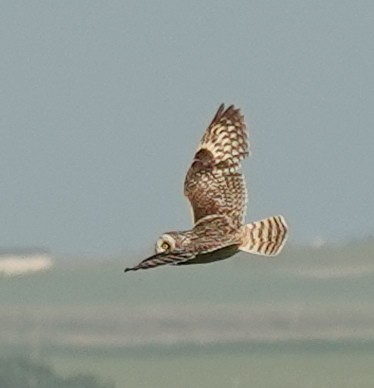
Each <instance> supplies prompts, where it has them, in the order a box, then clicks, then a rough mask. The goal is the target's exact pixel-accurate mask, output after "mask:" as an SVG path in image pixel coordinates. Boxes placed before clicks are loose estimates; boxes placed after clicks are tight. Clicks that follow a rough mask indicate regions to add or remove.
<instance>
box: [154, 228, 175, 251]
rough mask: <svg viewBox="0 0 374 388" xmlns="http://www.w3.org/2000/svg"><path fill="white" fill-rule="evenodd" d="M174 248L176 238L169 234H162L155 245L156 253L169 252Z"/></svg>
mask: <svg viewBox="0 0 374 388" xmlns="http://www.w3.org/2000/svg"><path fill="white" fill-rule="evenodd" d="M175 248H176V239H175V237H173V236H172V235H171V234H168V233H165V234H163V235H162V236H161V237H160V238H159V239H158V240H157V241H156V246H155V252H156V254H159V253H170V252H173V251H174V250H175Z"/></svg>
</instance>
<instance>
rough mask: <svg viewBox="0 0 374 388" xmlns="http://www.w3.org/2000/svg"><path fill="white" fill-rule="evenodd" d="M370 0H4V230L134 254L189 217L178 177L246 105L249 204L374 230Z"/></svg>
mask: <svg viewBox="0 0 374 388" xmlns="http://www.w3.org/2000/svg"><path fill="white" fill-rule="evenodd" d="M373 41H374V4H373V2H371V1H357V2H353V1H340V0H339V1H327V2H326V1H313V2H299V1H281V2H280V1H266V2H262V1H233V2H227V1H204V2H182V1H177V2H173V1H157V2H152V1H148V2H145V1H109V2H100V1H64V2H54V1H52V2H42V1H34V2H27V1H23V2H22V1H2V2H1V4H0V44H1V62H0V85H1V89H0V99H1V100H0V106H1V108H0V112H1V113H0V131H1V139H0V140H1V141H0V163H1V169H0V182H1V191H0V214H1V245H2V246H4V247H14V246H42V247H45V248H48V249H50V250H51V251H52V252H54V253H55V254H57V255H60V256H63V255H75V254H83V253H84V254H95V255H96V254H107V253H114V254H117V253H123V254H126V256H129V257H134V255H135V258H134V259H133V260H134V261H136V259H138V258H140V257H143V255H144V254H148V253H149V252H150V250H151V249H153V244H154V241H155V239H156V238H157V237H158V236H159V235H160V234H161V233H162V232H163V231H165V230H173V229H185V228H188V227H190V225H191V220H190V218H189V211H188V206H187V202H186V200H185V199H184V197H183V188H182V184H183V180H184V175H185V173H186V170H187V168H188V166H189V163H190V162H191V158H192V155H193V152H194V150H195V148H196V146H197V143H198V141H199V140H200V138H201V136H202V134H203V131H204V129H205V127H206V125H207V124H208V123H209V121H210V120H211V118H212V116H213V114H214V113H215V110H216V109H217V107H218V105H219V104H220V103H221V102H226V103H227V104H230V103H235V104H237V105H238V106H239V107H241V108H242V110H243V113H244V114H245V117H246V120H247V123H248V124H249V127H250V131H251V132H250V140H251V143H252V147H251V148H252V157H251V159H250V160H248V161H246V162H245V163H244V167H243V170H244V172H245V174H246V176H247V181H248V183H249V186H250V205H249V212H250V213H249V215H250V219H255V218H259V217H264V216H268V215H271V214H274V213H276V214H277V213H282V214H284V215H285V216H286V217H287V219H288V221H289V223H290V225H291V240H290V241H291V242H294V243H311V242H313V241H315V240H316V239H323V240H327V241H335V242H340V241H344V240H347V239H349V240H351V239H355V238H361V237H363V236H364V237H365V236H367V235H370V234H373V231H374V199H373V198H374V196H373V195H371V193H373V191H374V179H373V173H372V169H373V165H374V156H373V155H374V153H373V151H372V148H373V144H374V131H373V126H374V115H373V104H374V72H373V62H374V46H373Z"/></svg>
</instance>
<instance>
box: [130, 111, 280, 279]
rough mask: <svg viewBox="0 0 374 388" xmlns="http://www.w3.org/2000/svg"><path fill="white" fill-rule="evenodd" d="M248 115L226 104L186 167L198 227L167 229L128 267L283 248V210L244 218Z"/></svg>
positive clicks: (186, 187)
mask: <svg viewBox="0 0 374 388" xmlns="http://www.w3.org/2000/svg"><path fill="white" fill-rule="evenodd" d="M247 137H248V135H247V131H246V126H245V123H244V118H243V116H242V115H241V114H240V111H239V109H235V108H234V106H232V105H231V106H230V107H228V108H227V109H225V107H224V105H223V104H222V105H221V106H220V107H219V109H218V111H217V113H216V115H215V116H214V118H213V120H212V122H211V124H210V125H209V126H208V128H207V130H206V132H205V134H204V136H203V138H202V140H201V142H200V144H199V147H198V149H197V152H196V154H195V157H194V159H193V162H192V165H191V167H190V169H189V170H188V172H187V176H186V179H185V183H184V193H185V196H186V197H187V198H188V199H189V201H190V203H191V207H192V213H193V217H194V227H193V228H192V229H191V230H187V231H182V232H168V233H165V234H164V235H162V236H161V237H160V238H159V240H158V241H157V243H156V254H155V255H154V256H152V257H150V258H148V259H146V260H143V261H142V262H140V263H139V264H138V265H137V266H135V267H132V268H127V269H126V270H125V272H126V271H130V270H133V271H135V270H138V269H147V268H152V267H156V266H159V265H163V264H174V265H184V264H199V263H208V262H212V261H217V260H223V259H226V258H228V257H230V256H232V255H234V254H235V253H237V252H238V251H239V250H242V251H246V252H249V253H255V254H261V255H265V256H275V255H276V254H278V253H279V252H280V251H281V249H282V247H283V245H284V243H285V240H286V235H287V225H286V223H285V220H284V218H283V217H282V216H276V217H270V218H267V219H264V220H261V221H257V222H254V223H251V224H248V225H245V224H244V218H245V213H246V204H247V190H246V186H245V181H244V177H243V175H242V174H241V173H240V171H239V169H240V163H241V161H242V160H243V159H244V158H246V157H247V156H248V155H249V145H248V140H247Z"/></svg>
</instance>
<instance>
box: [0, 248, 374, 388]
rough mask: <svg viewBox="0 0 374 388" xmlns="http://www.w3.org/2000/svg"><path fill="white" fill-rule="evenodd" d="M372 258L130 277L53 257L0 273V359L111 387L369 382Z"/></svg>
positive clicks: (302, 256) (347, 253)
mask: <svg viewBox="0 0 374 388" xmlns="http://www.w3.org/2000/svg"><path fill="white" fill-rule="evenodd" d="M373 258H374V243H373V242H372V241H367V242H360V243H352V244H349V245H347V246H341V247H322V248H319V249H313V248H303V247H291V248H289V249H288V250H286V251H285V253H284V254H282V255H281V256H280V257H278V258H276V259H263V258H259V257H251V258H248V257H247V256H240V255H238V256H236V257H235V258H232V259H230V260H227V261H225V262H222V263H215V264H210V265H205V266H186V267H183V268H179V267H177V268H176V267H164V268H159V269H157V270H149V271H144V272H141V271H139V272H136V273H129V274H124V273H123V268H124V267H126V266H127V265H128V264H129V262H128V261H127V260H126V259H121V258H120V259H119V258H112V259H107V260H97V259H95V260H94V259H92V260H89V259H84V260H83V259H82V260H76V261H71V260H69V261H67V260H62V259H60V260H58V261H57V262H56V265H55V266H54V267H53V268H52V269H51V270H49V271H46V272H42V273H38V274H34V275H29V276H17V277H2V278H0V327H1V331H0V346H1V349H2V356H5V357H6V356H10V355H15V354H18V355H19V354H21V355H23V356H29V357H31V359H33V360H38V361H39V362H42V363H45V364H48V365H51V366H53V367H54V369H55V370H56V371H57V372H58V373H60V375H62V376H68V375H76V374H80V373H89V374H93V375H95V376H98V377H100V378H103V379H104V380H108V381H113V382H115V383H116V387H118V388H122V387H124V388H137V387H150V388H153V387H154V388H158V387H160V388H161V387H162V388H164V387H182V388H184V387H186V388H190V387H196V388H198V387H207V388H210V387H212V388H213V387H214V388H220V387H222V388H223V387H256V388H257V387H258V388H260V387H270V388H271V387H287V388H292V387H295V388H297V387H353V386H357V387H372V386H373V381H374V370H373V368H372V366H373V364H374V302H373V297H372V296H373V295H374V282H373V280H374V260H373ZM0 377H1V376H0ZM15 388H18V387H15ZM22 388H23V387H22Z"/></svg>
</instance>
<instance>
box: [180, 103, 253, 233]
mask: <svg viewBox="0 0 374 388" xmlns="http://www.w3.org/2000/svg"><path fill="white" fill-rule="evenodd" d="M248 154H249V145H248V135H247V131H246V126H245V123H244V117H243V116H242V114H241V113H240V110H239V109H236V108H235V107H234V106H233V105H231V106H229V107H228V108H227V109H225V106H224V105H223V104H222V105H221V106H220V107H219V108H218V111H217V113H216V114H215V116H214V118H213V120H212V122H211V123H210V125H209V127H208V128H207V130H206V132H205V134H204V136H203V138H202V139H201V142H200V144H199V147H198V149H197V152H196V154H195V157H194V159H193V162H192V165H191V167H190V169H189V170H188V172H187V176H186V179H185V183H184V194H185V195H186V197H187V198H188V199H189V201H190V203H191V206H192V210H193V215H194V221H195V223H196V222H197V221H198V220H200V219H201V218H203V217H205V216H208V215H213V214H222V215H226V216H228V217H229V218H230V219H231V220H232V222H233V223H234V225H236V226H240V225H242V224H243V222H244V216H245V212H246V203H247V190H246V186H245V181H244V178H243V175H242V174H241V173H240V172H239V171H238V170H239V168H240V162H241V161H242V160H243V159H244V158H246V157H247V156H248Z"/></svg>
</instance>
